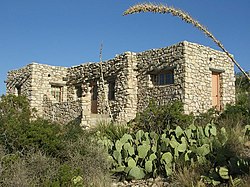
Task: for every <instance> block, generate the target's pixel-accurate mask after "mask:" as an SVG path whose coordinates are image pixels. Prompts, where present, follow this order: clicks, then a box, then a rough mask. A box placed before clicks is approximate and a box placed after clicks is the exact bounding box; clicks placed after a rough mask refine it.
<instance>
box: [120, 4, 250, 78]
mask: <svg viewBox="0 0 250 187" xmlns="http://www.w3.org/2000/svg"><path fill="white" fill-rule="evenodd" d="M140 12H153V13H160V14H171V15H172V16H176V17H179V18H180V19H181V20H183V21H184V22H186V23H188V24H191V25H193V26H194V27H196V28H197V29H199V30H200V31H202V32H203V33H204V34H205V35H206V36H207V37H209V38H211V39H212V41H213V42H214V43H215V44H216V45H218V46H219V47H220V48H221V49H222V51H223V52H225V53H226V55H227V56H228V57H229V58H230V59H231V60H232V61H233V63H234V64H235V65H236V66H237V67H238V68H239V70H240V71H241V72H242V73H243V74H244V75H245V76H246V77H247V79H248V81H250V76H249V75H248V74H247V73H246V72H245V71H244V70H243V69H242V68H241V66H240V64H239V63H238V62H237V61H236V60H235V59H234V57H233V56H232V55H231V54H230V53H229V52H228V51H227V50H226V49H225V48H224V46H223V45H222V43H221V42H220V41H219V40H218V39H216V38H215V37H214V35H213V34H212V33H211V32H209V31H208V29H207V28H206V27H205V26H203V25H202V24H200V23H199V22H198V21H197V20H195V19H194V18H192V17H191V16H190V15H189V14H188V13H186V12H184V11H183V10H180V9H176V8H174V7H169V6H167V5H162V4H154V3H142V4H137V5H134V6H132V7H130V8H129V9H127V10H126V11H125V12H124V13H123V15H129V14H134V13H140Z"/></svg>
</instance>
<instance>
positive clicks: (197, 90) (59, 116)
mask: <svg viewBox="0 0 250 187" xmlns="http://www.w3.org/2000/svg"><path fill="white" fill-rule="evenodd" d="M100 66H101V65H100V63H88V64H82V65H79V66H74V67H70V68H66V67H56V66H49V65H42V64H37V63H32V64H29V65H27V66H26V67H24V68H21V69H19V70H13V71H10V72H9V73H8V77H7V81H6V86H7V94H16V95H17V91H18V88H20V86H21V94H23V95H26V96H27V97H28V99H29V101H30V105H31V107H32V108H36V109H37V111H38V115H39V116H43V117H45V118H46V119H49V120H52V121H56V122H59V123H67V122H70V121H72V120H78V119H80V118H81V119H80V121H81V123H82V125H83V126H89V125H91V124H92V123H94V122H95V118H96V119H100V118H101V116H104V117H105V116H106V117H107V116H108V115H109V114H108V110H107V106H106V104H107V100H108V95H107V94H108V92H109V83H110V81H111V80H112V81H114V84H115V85H114V89H115V90H114V91H115V92H114V93H115V99H114V100H109V101H108V104H109V106H110V109H111V113H112V116H113V118H114V120H116V121H120V122H122V121H129V120H130V119H133V118H134V117H135V116H136V113H137V112H139V111H142V110H143V109H144V108H145V107H146V106H147V105H148V103H149V101H150V100H151V99H153V100H155V101H157V102H158V103H159V104H161V105H165V104H167V103H168V102H169V101H172V100H181V101H182V102H183V103H184V110H185V112H186V113H190V112H193V113H195V114H197V113H199V112H205V111H207V110H208V109H210V108H211V107H212V97H211V91H212V71H217V72H220V88H221V89H220V90H221V91H220V95H221V97H220V99H221V100H220V102H221V106H222V108H224V107H225V105H226V103H234V101H235V85H234V81H235V78H234V66H233V64H232V62H231V61H230V60H229V59H228V57H227V56H226V55H225V54H224V53H222V52H219V51H216V50H214V49H211V48H208V47H205V46H202V45H198V44H194V43H190V42H186V41H184V42H180V43H178V44H176V45H173V46H170V47H166V48H160V49H152V50H148V51H144V52H141V53H132V52H125V53H123V54H121V55H117V56H116V57H115V58H113V59H111V60H107V61H105V62H103V63H102V72H103V76H104V83H103V82H101V80H102V79H101V67H100ZM168 70H171V71H173V73H174V82H173V84H169V85H157V84H155V82H154V81H153V80H152V77H153V76H154V75H156V74H157V73H158V74H159V72H161V71H168ZM93 83H95V84H96V85H97V114H93V113H92V112H91V100H92V99H91V97H92V93H91V90H92V86H91V85H93ZM52 85H53V86H60V87H62V90H63V99H62V100H61V101H60V102H58V101H56V99H55V98H54V97H53V96H52V95H51V86H52ZM103 85H104V86H103ZM79 88H81V92H78V90H77V89H79ZM19 91H20V90H19ZM79 93H80V95H79ZM93 119H94V120H93Z"/></svg>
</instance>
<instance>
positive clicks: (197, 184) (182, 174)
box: [171, 167, 206, 187]
mask: <svg viewBox="0 0 250 187" xmlns="http://www.w3.org/2000/svg"><path fill="white" fill-rule="evenodd" d="M200 176H201V173H200V169H199V168H192V167H189V168H187V167H183V168H182V169H181V168H179V169H178V170H177V171H175V172H174V173H173V176H172V177H171V178H172V182H171V186H173V187H174V186H181V187H191V186H193V187H205V186H206V185H205V184H204V183H203V182H202V181H201V177H200Z"/></svg>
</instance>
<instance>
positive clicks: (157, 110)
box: [130, 101, 194, 134]
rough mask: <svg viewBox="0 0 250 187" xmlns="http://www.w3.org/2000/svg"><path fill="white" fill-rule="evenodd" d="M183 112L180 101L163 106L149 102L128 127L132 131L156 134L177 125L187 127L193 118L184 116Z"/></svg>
mask: <svg viewBox="0 0 250 187" xmlns="http://www.w3.org/2000/svg"><path fill="white" fill-rule="evenodd" d="M183 111H184V110H183V103H181V102H180V101H174V102H172V103H169V104H168V105H163V106H159V105H157V104H156V103H155V102H154V101H151V102H150V103H149V105H148V107H147V108H146V109H145V110H144V111H142V112H140V113H138V114H137V116H136V118H135V119H134V120H132V121H131V122H130V126H131V127H132V129H133V130H134V131H137V130H139V129H141V130H144V131H148V132H151V131H154V132H156V133H158V134H161V133H163V131H164V130H165V129H169V128H172V127H176V126H178V125H179V126H181V127H187V126H188V125H190V124H191V123H192V122H193V119H194V117H193V116H192V115H186V114H184V112H183Z"/></svg>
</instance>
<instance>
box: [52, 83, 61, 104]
mask: <svg viewBox="0 0 250 187" xmlns="http://www.w3.org/2000/svg"><path fill="white" fill-rule="evenodd" d="M51 96H52V97H53V98H54V99H55V100H56V101H57V102H62V101H63V86H56V85H51Z"/></svg>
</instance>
